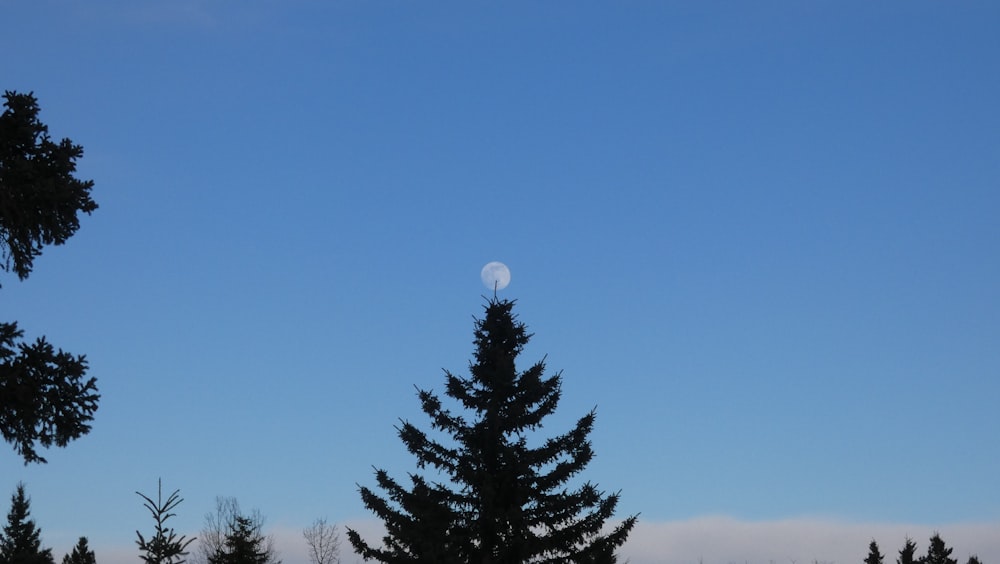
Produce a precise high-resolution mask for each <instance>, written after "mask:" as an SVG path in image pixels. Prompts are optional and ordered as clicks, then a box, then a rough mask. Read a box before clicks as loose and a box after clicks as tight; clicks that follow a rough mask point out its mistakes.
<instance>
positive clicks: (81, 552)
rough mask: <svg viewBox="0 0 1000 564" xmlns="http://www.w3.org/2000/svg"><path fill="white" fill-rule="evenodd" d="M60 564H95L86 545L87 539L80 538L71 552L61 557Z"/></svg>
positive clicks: (94, 559) (95, 560) (92, 555)
mask: <svg viewBox="0 0 1000 564" xmlns="http://www.w3.org/2000/svg"><path fill="white" fill-rule="evenodd" d="M62 564H97V558H96V557H95V556H94V551H93V550H90V547H89V546H88V545H87V537H80V540H78V541H77V542H76V546H74V547H73V552H71V553H70V554H67V555H66V556H63V560H62Z"/></svg>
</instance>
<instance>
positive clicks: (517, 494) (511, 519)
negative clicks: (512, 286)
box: [348, 297, 636, 564]
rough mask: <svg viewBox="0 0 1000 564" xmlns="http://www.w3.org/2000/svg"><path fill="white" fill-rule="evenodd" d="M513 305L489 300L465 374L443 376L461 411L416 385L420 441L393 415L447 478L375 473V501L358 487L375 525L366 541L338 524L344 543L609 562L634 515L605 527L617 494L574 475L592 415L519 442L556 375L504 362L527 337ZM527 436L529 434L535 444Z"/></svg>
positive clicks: (543, 409)
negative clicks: (425, 422)
mask: <svg viewBox="0 0 1000 564" xmlns="http://www.w3.org/2000/svg"><path fill="white" fill-rule="evenodd" d="M513 307H514V302H512V301H508V300H499V299H497V298H495V297H494V298H493V299H492V300H490V301H489V302H488V303H487V304H486V306H485V310H486V315H485V317H484V318H483V319H481V320H478V319H477V320H476V323H475V340H474V344H475V347H476V349H475V353H474V358H475V360H474V362H472V363H470V375H469V376H468V377H460V376H456V375H454V374H452V373H451V372H448V371H445V377H446V388H445V393H446V395H447V396H449V397H450V398H452V399H453V400H455V402H457V403H458V404H459V406H460V407H461V409H462V410H464V414H459V413H453V412H452V411H451V410H450V409H447V408H446V407H445V406H444V405H443V404H442V402H441V400H440V399H439V398H438V396H436V395H435V394H433V393H432V392H430V391H425V390H419V389H418V397H419V399H420V403H421V407H422V409H423V411H424V413H426V414H427V415H428V417H429V418H430V420H431V424H430V425H431V428H432V429H434V430H436V431H439V432H441V433H442V434H444V435H446V436H447V440H446V441H438V440H434V439H432V438H430V437H429V436H428V435H427V434H425V433H424V432H423V431H421V430H419V429H418V428H417V427H416V426H414V425H412V424H410V423H409V422H406V421H404V422H403V423H402V426H401V427H399V428H398V431H399V437H400V439H401V440H402V441H403V443H404V445H405V446H406V448H407V450H408V451H409V452H410V453H412V454H413V455H414V456H416V458H417V467H418V469H428V467H429V468H432V469H434V470H437V471H438V472H439V473H443V474H445V475H447V481H444V482H437V481H429V480H428V479H427V478H426V477H424V476H421V475H419V474H416V473H411V474H410V475H409V479H410V482H411V484H412V485H411V487H409V488H407V487H404V486H403V485H402V484H400V483H398V482H396V481H395V480H393V479H392V478H390V477H389V475H388V473H386V472H385V471H384V470H376V472H375V479H376V482H377V484H378V487H379V488H381V489H382V490H384V492H385V497H380V496H379V495H377V494H376V493H375V492H373V491H372V490H371V489H369V488H367V487H361V488H360V493H361V498H362V501H363V502H364V504H365V506H366V507H367V508H368V509H369V510H370V511H372V512H373V513H375V514H376V515H377V516H378V517H379V518H380V519H381V520H382V521H383V523H384V524H385V527H386V535H385V536H384V537H383V539H382V544H383V546H381V547H376V546H372V545H370V544H369V543H368V542H366V541H365V540H363V539H362V538H361V536H360V535H359V534H358V533H357V532H356V531H353V530H350V529H348V538H349V540H350V542H351V544H352V545H353V546H354V549H355V550H356V551H357V552H358V553H359V554H361V556H362V557H364V558H365V559H366V560H376V561H379V562H384V563H418V562H419V563H434V564H443V563H451V562H454V563H459V562H460V563H463V564H471V563H475V564H479V563H483V564H486V563H489V564H523V563H556V562H559V563H584V562H588V563H589V562H595V563H596V562H603V563H610V562H615V550H616V549H617V548H618V547H620V546H621V545H622V544H623V543H624V542H625V540H626V538H627V537H628V534H629V532H630V531H631V529H632V527H633V526H634V525H635V522H636V516H630V517H628V518H626V519H625V520H623V521H622V522H621V523H619V524H617V526H615V527H613V528H611V530H605V524H606V523H607V522H608V520H609V519H610V518H611V517H612V516H613V515H614V511H615V506H616V505H617V503H618V499H619V494H618V493H612V494H605V493H604V492H602V491H600V490H599V489H598V488H597V486H595V485H594V484H592V483H590V482H583V483H577V482H576V480H575V479H576V478H577V477H578V476H579V474H580V472H581V471H582V470H583V469H584V468H585V467H586V465H587V464H588V463H589V462H590V460H591V459H592V458H593V456H594V453H593V450H592V448H591V443H590V440H589V438H588V436H589V434H590V432H591V430H592V429H593V425H594V418H595V414H594V412H593V411H591V412H590V413H587V414H586V415H584V416H583V417H582V418H580V419H579V420H578V421H577V423H576V425H575V426H574V427H573V428H572V429H571V430H569V431H568V432H566V433H564V434H562V435H558V436H556V437H552V438H549V439H546V440H544V441H540V444H535V445H532V444H529V439H534V435H535V433H534V432H535V431H537V430H538V429H540V428H541V427H542V421H543V419H544V418H545V417H547V416H549V415H551V414H552V413H553V412H554V411H555V409H556V406H557V405H558V403H559V399H560V395H561V385H562V377H561V373H556V374H555V375H552V376H545V374H544V373H545V362H544V359H543V360H542V361H539V362H536V363H535V364H534V365H532V366H531V367H529V368H528V369H527V370H525V371H523V372H518V370H517V368H516V366H515V360H516V359H517V356H518V355H519V354H520V353H521V351H522V350H523V348H524V346H525V345H526V344H527V343H528V340H529V339H530V338H531V335H530V334H529V333H528V332H527V330H526V327H525V325H524V324H522V323H520V322H519V321H518V320H517V318H516V316H515V315H514V314H513ZM534 442H535V441H532V443H534Z"/></svg>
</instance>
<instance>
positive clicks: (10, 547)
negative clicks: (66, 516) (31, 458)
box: [0, 484, 55, 564]
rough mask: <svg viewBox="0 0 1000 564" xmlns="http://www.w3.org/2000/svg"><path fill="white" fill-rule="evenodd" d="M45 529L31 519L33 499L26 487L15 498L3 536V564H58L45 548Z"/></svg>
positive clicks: (0, 561) (0, 541) (0, 556)
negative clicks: (43, 530) (43, 539)
mask: <svg viewBox="0 0 1000 564" xmlns="http://www.w3.org/2000/svg"><path fill="white" fill-rule="evenodd" d="M41 536H42V530H41V529H39V528H38V527H37V526H35V521H34V520H33V519H31V499H30V498H29V497H28V496H27V495H26V494H25V493H24V484H18V485H17V491H15V492H14V495H13V496H11V502H10V512H9V513H8V514H7V524H6V525H4V528H3V534H2V535H0V564H54V562H55V561H54V560H53V558H52V549H51V548H44V549H43V548H42V540H41Z"/></svg>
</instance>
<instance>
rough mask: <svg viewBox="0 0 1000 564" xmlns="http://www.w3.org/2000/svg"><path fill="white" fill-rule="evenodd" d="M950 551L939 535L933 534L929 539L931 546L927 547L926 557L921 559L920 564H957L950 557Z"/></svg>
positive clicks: (956, 561)
mask: <svg viewBox="0 0 1000 564" xmlns="http://www.w3.org/2000/svg"><path fill="white" fill-rule="evenodd" d="M951 551H952V549H950V548H948V547H947V546H946V545H945V543H944V540H943V539H942V538H941V535H939V534H938V533H934V536H932V537H931V544H930V545H929V546H928V547H927V555H926V556H924V557H922V558H921V559H920V560H919V562H920V564H958V560H956V559H954V558H952V557H951Z"/></svg>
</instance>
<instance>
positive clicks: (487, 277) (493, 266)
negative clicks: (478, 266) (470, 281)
mask: <svg viewBox="0 0 1000 564" xmlns="http://www.w3.org/2000/svg"><path fill="white" fill-rule="evenodd" d="M479 277H480V278H482V279H483V284H484V285H485V286H486V287H487V288H489V289H490V290H493V289H496V290H503V289H504V288H506V287H507V284H510V269H509V268H507V265H506V264H504V263H502V262H497V261H493V262H490V263H487V264H486V266H484V267H483V271H482V272H480V273H479Z"/></svg>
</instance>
